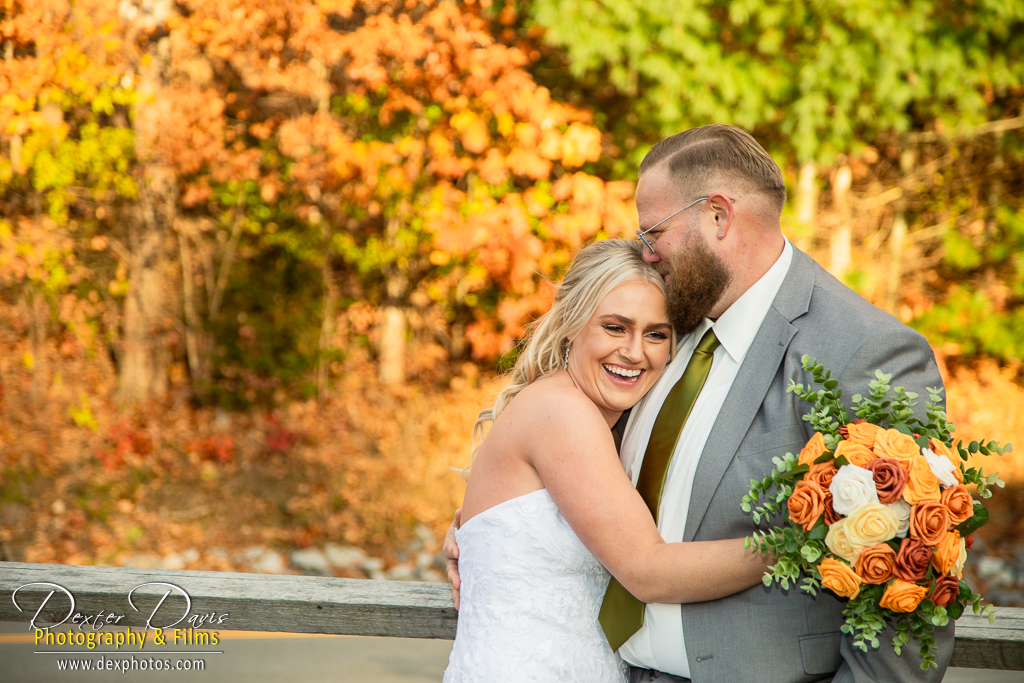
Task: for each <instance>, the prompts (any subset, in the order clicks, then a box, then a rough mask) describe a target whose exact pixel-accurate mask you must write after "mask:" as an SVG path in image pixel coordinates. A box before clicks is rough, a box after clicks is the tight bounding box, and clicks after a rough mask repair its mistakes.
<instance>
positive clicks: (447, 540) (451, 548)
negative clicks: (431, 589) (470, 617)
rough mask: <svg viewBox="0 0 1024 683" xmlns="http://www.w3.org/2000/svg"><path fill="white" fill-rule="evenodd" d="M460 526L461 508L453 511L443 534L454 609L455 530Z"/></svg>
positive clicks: (456, 592)
mask: <svg viewBox="0 0 1024 683" xmlns="http://www.w3.org/2000/svg"><path fill="white" fill-rule="evenodd" d="M460 526H462V508H459V509H458V510H456V511H455V520H454V521H453V522H452V523H451V526H449V527H448V531H447V532H445V535H444V565H445V569H446V570H447V571H448V581H449V582H450V583H451V584H452V599H453V600H454V601H455V609H459V586H460V584H461V582H460V581H459V544H458V543H456V542H455V530H456V529H458V528H459V527H460Z"/></svg>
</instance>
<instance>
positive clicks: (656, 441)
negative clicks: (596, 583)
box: [598, 330, 718, 650]
mask: <svg viewBox="0 0 1024 683" xmlns="http://www.w3.org/2000/svg"><path fill="white" fill-rule="evenodd" d="M716 348H718V338H717V337H715V333H714V331H713V330H708V331H707V332H705V333H704V337H703V338H702V339H701V340H700V343H699V344H697V348H696V349H695V350H694V352H693V356H691V357H690V362H689V363H687V365H686V370H685V371H684V372H683V376H682V377H680V378H679V381H678V382H676V385H675V386H674V387H672V390H671V391H670V392H669V393H668V396H667V397H666V398H665V402H664V403H663V404H662V405H661V410H660V411H659V412H658V417H657V419H656V420H655V421H654V428H653V429H652V430H651V438H650V439H649V440H648V442H647V450H646V452H645V453H644V461H643V464H641V465H640V476H639V478H638V479H637V482H636V490H637V491H638V492H639V493H640V497H641V498H643V499H644V502H645V503H647V507H648V509H650V511H651V515H652V516H653V517H654V521H655V523H657V521H658V508H659V507H660V505H661V491H662V488H663V487H664V486H665V473H666V472H668V465H669V463H670V462H671V461H672V454H673V452H675V449H676V441H677V440H678V439H679V435H680V434H681V433H682V431H683V425H685V424H686V418H687V417H689V415H690V410H692V409H693V404H694V402H696V400H697V395H698V394H699V393H700V390H701V388H702V387H703V386H704V381H705V380H706V379H707V378H708V373H709V372H710V371H711V359H712V357H713V355H714V353H715V349H716ZM598 619H599V620H600V622H601V628H603V629H604V633H605V636H607V638H608V644H609V645H611V646H612V650H618V649H619V647H620V646H621V645H622V644H623V643H625V642H626V641H627V640H629V637H630V636H632V635H633V634H634V633H636V632H637V631H639V630H640V627H641V626H643V624H644V603H642V602H640V601H639V600H637V599H636V598H634V597H633V595H632V594H631V593H630V592H629V591H627V590H626V589H625V588H623V587H622V584H620V583H619V582H618V581H617V580H616V579H615V578H614V577H612V580H611V582H610V583H609V584H608V590H607V591H606V592H605V594H604V602H603V603H602V604H601V614H600V616H599V617H598Z"/></svg>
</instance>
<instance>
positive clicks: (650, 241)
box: [636, 197, 708, 254]
mask: <svg viewBox="0 0 1024 683" xmlns="http://www.w3.org/2000/svg"><path fill="white" fill-rule="evenodd" d="M707 199H708V198H707V197H701V198H700V199H694V200H693V201H692V202H690V203H689V204H687V205H686V206H684V207H683V208H681V209H679V210H678V211H676V212H675V213H674V214H672V215H671V216H669V217H668V218H666V219H665V220H663V221H659V222H657V223H655V224H654V225H652V226H651V227H649V228H647V229H646V230H644V231H640V230H637V231H636V236H637V237H639V238H640V241H641V242H643V243H644V246H646V247H647V248H648V249H650V250H651V253H652V254H653V253H654V245H655V243H657V241H658V236H657V235H651V236H650V237H648V236H647V233H649V232H650V231H651V230H654V229H655V228H657V227H658V226H660V225H664V224H665V223H666V222H668V221H669V220H671V219H673V218H675V217H676V216H678V215H679V214H681V213H682V212H683V211H686V210H687V209H689V208H690V207H691V206H693V205H694V204H697V203H699V202H703V201H707Z"/></svg>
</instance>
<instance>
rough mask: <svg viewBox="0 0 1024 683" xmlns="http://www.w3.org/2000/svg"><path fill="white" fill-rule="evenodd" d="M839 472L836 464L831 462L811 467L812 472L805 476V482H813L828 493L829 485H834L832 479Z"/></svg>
mask: <svg viewBox="0 0 1024 683" xmlns="http://www.w3.org/2000/svg"><path fill="white" fill-rule="evenodd" d="M838 471H839V470H837V469H836V466H835V464H834V463H831V462H823V463H820V464H817V465H811V470H810V472H808V473H807V474H805V475H804V481H813V482H814V483H815V484H817V485H818V486H820V487H821V488H822V490H824V491H828V487H829V484H831V483H832V477H834V476H836V472H838Z"/></svg>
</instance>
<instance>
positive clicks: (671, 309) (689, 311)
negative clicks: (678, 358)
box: [668, 230, 731, 336]
mask: <svg viewBox="0 0 1024 683" xmlns="http://www.w3.org/2000/svg"><path fill="white" fill-rule="evenodd" d="M691 235H692V238H691V239H689V240H688V244H686V245H685V246H684V247H683V248H682V249H680V250H679V251H677V252H676V253H675V254H674V255H673V256H672V258H671V260H670V264H671V272H672V281H671V282H670V283H669V291H668V318H669V321H670V322H671V323H672V326H673V327H675V329H676V334H678V335H680V336H682V335H684V334H689V333H690V332H693V331H694V330H695V329H697V326H698V325H700V323H701V321H703V320H704V318H706V317H707V315H708V313H710V312H711V309H712V308H714V306H715V304H716V303H718V300H719V299H720V298H721V297H722V293H723V292H724V291H725V288H726V287H728V286H729V281H730V280H731V275H730V274H729V269H728V268H726V266H725V262H724V261H722V259H721V258H720V257H719V256H718V255H717V254H715V252H713V251H711V248H710V247H709V246H708V245H707V242H705V241H704V238H703V236H701V234H700V233H699V232H697V231H696V230H694V231H693V232H692V233H691Z"/></svg>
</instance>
